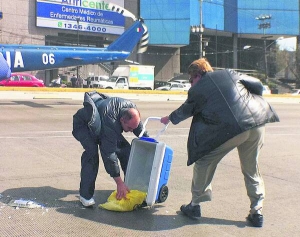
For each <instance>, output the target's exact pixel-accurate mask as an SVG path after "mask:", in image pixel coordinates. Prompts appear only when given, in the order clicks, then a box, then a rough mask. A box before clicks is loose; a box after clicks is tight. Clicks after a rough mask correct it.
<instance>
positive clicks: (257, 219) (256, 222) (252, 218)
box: [247, 214, 264, 227]
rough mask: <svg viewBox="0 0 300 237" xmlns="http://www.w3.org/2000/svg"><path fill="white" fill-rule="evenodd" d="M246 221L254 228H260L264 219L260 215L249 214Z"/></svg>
mask: <svg viewBox="0 0 300 237" xmlns="http://www.w3.org/2000/svg"><path fill="white" fill-rule="evenodd" d="M247 220H248V221H249V222H250V223H251V224H252V226H254V227H262V226H263V223H264V217H263V215H261V214H249V215H248V217H247Z"/></svg>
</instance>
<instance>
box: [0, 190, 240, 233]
mask: <svg viewBox="0 0 300 237" xmlns="http://www.w3.org/2000/svg"><path fill="white" fill-rule="evenodd" d="M111 193H112V190H99V191H96V192H95V201H96V204H97V205H95V206H94V207H92V208H85V207H83V206H82V205H81V203H80V202H79V200H78V191H77V190H61V189H56V188H52V187H49V186H45V187H25V188H16V189H8V190H5V191H3V192H2V193H1V196H0V203H4V204H8V203H9V202H10V201H11V200H13V199H26V200H32V201H35V202H37V203H40V204H42V205H43V206H44V207H45V208H54V209H55V210H56V211H57V212H59V213H64V214H67V215H68V216H69V215H73V216H74V217H78V218H83V219H85V220H90V221H93V222H97V223H102V224H105V225H111V226H116V227H121V228H126V229H132V230H143V231H162V230H171V229H177V228H180V227H182V226H186V225H199V224H209V225H235V226H237V227H239V228H244V227H245V226H246V223H245V222H244V221H232V220H224V219H216V218H208V217H202V218H201V220H200V221H195V220H191V219H189V218H187V217H186V216H184V215H182V214H181V212H180V211H178V212H177V213H176V214H170V213H169V212H168V211H161V212H159V211H160V208H165V205H161V204H155V205H154V206H153V207H144V208H140V209H138V210H135V211H132V212H112V211H107V210H104V209H101V208H99V207H98V205H99V204H100V203H104V202H106V199H107V197H108V196H109V195H110V194H111ZM12 208H13V207H12Z"/></svg>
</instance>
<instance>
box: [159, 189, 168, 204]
mask: <svg viewBox="0 0 300 237" xmlns="http://www.w3.org/2000/svg"><path fill="white" fill-rule="evenodd" d="M168 194H169V188H168V186H166V185H163V186H162V187H161V189H160V191H159V197H158V202H159V203H161V202H164V201H166V200H167V198H168Z"/></svg>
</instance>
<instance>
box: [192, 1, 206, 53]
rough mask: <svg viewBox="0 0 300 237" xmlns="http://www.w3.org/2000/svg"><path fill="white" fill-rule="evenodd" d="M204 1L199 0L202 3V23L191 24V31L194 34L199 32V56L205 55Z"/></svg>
mask: <svg viewBox="0 0 300 237" xmlns="http://www.w3.org/2000/svg"><path fill="white" fill-rule="evenodd" d="M202 2H203V0H199V4H200V25H196V26H191V32H192V33H193V34H198V35H199V58H202V57H203V45H202V44H203V42H202V41H203V39H202V34H203V31H204V28H203V23H202Z"/></svg>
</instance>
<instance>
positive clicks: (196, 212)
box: [180, 203, 201, 220]
mask: <svg viewBox="0 0 300 237" xmlns="http://www.w3.org/2000/svg"><path fill="white" fill-rule="evenodd" d="M180 211H182V212H183V214H185V215H186V216H188V217H190V218H192V219H195V220H199V219H200V217H201V209H200V205H197V206H192V205H191V203H190V204H188V205H182V206H181V207H180Z"/></svg>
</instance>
